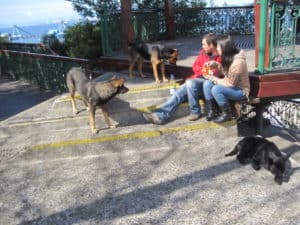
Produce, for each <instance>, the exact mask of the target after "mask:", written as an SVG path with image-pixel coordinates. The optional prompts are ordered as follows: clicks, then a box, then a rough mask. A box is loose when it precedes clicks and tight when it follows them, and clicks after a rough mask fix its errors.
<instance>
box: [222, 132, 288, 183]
mask: <svg viewBox="0 0 300 225" xmlns="http://www.w3.org/2000/svg"><path fill="white" fill-rule="evenodd" d="M235 154H237V159H238V160H239V162H240V163H241V164H246V163H251V164H252V167H253V169H255V170H259V169H260V168H261V166H263V167H264V168H265V169H267V170H269V171H271V173H272V174H274V175H275V178H274V180H275V181H276V182H277V183H278V184H282V181H283V175H284V172H285V170H286V161H287V160H288V158H289V157H290V154H289V155H283V154H282V153H281V152H280V150H279V149H278V148H277V146H276V145H275V144H274V143H273V142H270V141H268V140H266V139H264V138H262V137H259V136H249V137H245V138H243V139H242V140H241V141H239V143H238V144H237V145H236V146H235V148H234V149H233V151H232V152H230V153H228V154H226V155H225V156H232V155H235Z"/></svg>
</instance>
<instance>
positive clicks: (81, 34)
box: [65, 22, 102, 61]
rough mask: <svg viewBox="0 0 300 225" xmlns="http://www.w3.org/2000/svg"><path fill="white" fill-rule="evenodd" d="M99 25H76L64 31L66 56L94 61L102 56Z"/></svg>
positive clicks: (84, 23)
mask: <svg viewBox="0 0 300 225" xmlns="http://www.w3.org/2000/svg"><path fill="white" fill-rule="evenodd" d="M99 43H101V33H100V25H99V24H96V25H93V24H90V23H86V22H82V23H78V24H76V25H74V26H72V27H69V28H67V29H66V30H65V45H66V49H67V50H66V51H67V54H68V56H70V57H78V58H85V59H89V60H91V61H94V60H96V59H97V58H99V57H100V56H101V54H102V49H101V45H100V44H99Z"/></svg>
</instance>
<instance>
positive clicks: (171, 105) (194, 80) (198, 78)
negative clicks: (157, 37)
mask: <svg viewBox="0 0 300 225" xmlns="http://www.w3.org/2000/svg"><path fill="white" fill-rule="evenodd" d="M216 47H217V37H216V35H214V34H212V33H209V34H206V35H204V36H203V38H202V50H201V51H200V53H199V55H198V57H197V59H196V60H195V62H194V64H193V68H192V69H193V72H194V73H193V74H192V75H191V76H189V77H188V78H187V79H186V81H185V83H184V84H183V85H181V86H180V88H179V89H178V90H177V91H176V92H175V93H174V94H173V95H172V96H171V97H170V98H169V99H168V100H167V101H166V102H165V103H164V104H163V106H162V107H160V108H159V109H156V110H155V111H154V112H153V113H143V117H144V118H145V120H146V121H147V122H150V123H154V124H163V123H165V122H167V121H168V120H169V119H170V117H171V116H172V114H173V113H174V112H175V111H176V109H177V108H178V106H179V105H180V104H181V103H183V102H185V101H186V100H188V103H189V108H190V115H189V117H188V120H190V121H194V120H197V119H199V118H201V116H202V115H201V108H200V105H199V95H200V94H202V93H203V90H202V85H203V82H204V80H205V79H204V78H203V76H202V69H203V65H204V64H205V63H206V62H208V61H217V62H220V61H221V59H220V56H219V55H218V54H217V48H216Z"/></svg>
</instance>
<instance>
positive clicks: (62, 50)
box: [42, 34, 67, 56]
mask: <svg viewBox="0 0 300 225" xmlns="http://www.w3.org/2000/svg"><path fill="white" fill-rule="evenodd" d="M42 43H43V44H46V45H48V46H49V47H50V48H51V49H52V50H53V51H54V52H56V53H57V54H59V55H63V56H66V55H67V49H66V46H65V44H64V43H63V42H60V41H59V40H58V38H57V37H56V36H55V34H50V35H49V34H45V35H43V36H42Z"/></svg>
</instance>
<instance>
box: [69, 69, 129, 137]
mask: <svg viewBox="0 0 300 225" xmlns="http://www.w3.org/2000/svg"><path fill="white" fill-rule="evenodd" d="M124 82H125V81H124V79H116V78H115V76H114V77H113V78H112V79H111V80H109V81H106V82H93V81H90V80H89V79H88V78H87V77H86V75H85V74H84V72H83V70H82V69H81V68H80V67H73V68H71V69H70V70H69V72H68V73H67V87H68V89H69V92H70V95H71V101H72V108H73V114H74V115H75V114H77V113H78V110H77V107H76V102H75V98H74V95H75V91H77V92H78V93H79V95H80V97H81V99H82V101H83V103H84V105H85V106H86V107H87V108H88V110H89V111H90V127H91V131H92V133H93V134H95V133H97V132H98V130H96V128H95V112H96V108H97V107H100V108H101V109H102V112H103V116H104V120H105V122H106V124H107V125H108V126H109V127H110V128H112V127H115V126H114V125H112V124H111V122H110V119H109V115H108V112H107V109H106V106H105V104H106V103H107V102H108V101H109V100H110V99H112V98H113V97H114V96H116V95H117V94H120V93H126V92H127V91H128V88H127V87H125V86H124Z"/></svg>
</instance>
